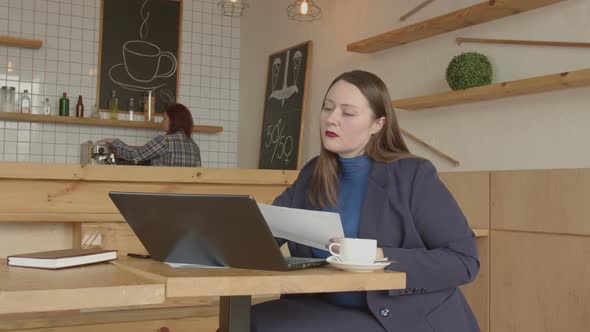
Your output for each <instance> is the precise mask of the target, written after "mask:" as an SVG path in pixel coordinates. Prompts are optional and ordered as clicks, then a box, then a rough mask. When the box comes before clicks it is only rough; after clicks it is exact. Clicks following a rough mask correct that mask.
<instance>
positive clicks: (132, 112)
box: [127, 98, 137, 121]
mask: <svg viewBox="0 0 590 332" xmlns="http://www.w3.org/2000/svg"><path fill="white" fill-rule="evenodd" d="M127 110H128V111H129V121H135V113H136V112H137V110H136V109H135V100H133V98H129V108H128V109H127Z"/></svg>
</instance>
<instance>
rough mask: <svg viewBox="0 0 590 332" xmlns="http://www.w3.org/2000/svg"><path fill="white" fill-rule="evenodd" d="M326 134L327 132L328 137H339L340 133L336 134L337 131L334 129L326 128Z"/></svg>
mask: <svg viewBox="0 0 590 332" xmlns="http://www.w3.org/2000/svg"><path fill="white" fill-rule="evenodd" d="M325 134H326V136H328V137H338V134H336V133H335V132H333V131H329V130H326V132H325Z"/></svg>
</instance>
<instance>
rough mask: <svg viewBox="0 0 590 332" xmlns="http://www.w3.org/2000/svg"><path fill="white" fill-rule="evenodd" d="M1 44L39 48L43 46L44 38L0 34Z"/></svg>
mask: <svg viewBox="0 0 590 332" xmlns="http://www.w3.org/2000/svg"><path fill="white" fill-rule="evenodd" d="M0 45H4V46H16V47H24V48H33V49H38V48H41V46H43V41H42V40H36V39H26V38H16V37H10V36H0Z"/></svg>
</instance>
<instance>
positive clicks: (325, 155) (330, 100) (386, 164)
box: [252, 71, 479, 332]
mask: <svg viewBox="0 0 590 332" xmlns="http://www.w3.org/2000/svg"><path fill="white" fill-rule="evenodd" d="M320 129H321V138H322V143H323V144H322V148H321V152H320V155H319V157H316V158H315V159H313V160H311V161H310V162H309V163H308V164H307V165H306V166H305V167H304V168H303V169H302V170H301V172H300V174H299V177H298V178H297V180H296V182H295V183H294V184H293V185H292V186H291V187H289V188H288V189H287V190H285V192H283V193H282V194H281V195H280V196H279V197H277V198H276V199H275V201H274V204H275V205H279V206H286V207H292V208H304V209H315V210H326V211H336V212H339V213H340V217H341V220H342V224H343V228H344V233H345V236H346V237H353V238H356V237H358V238H369V239H376V240H377V245H378V247H379V248H378V257H377V258H382V257H388V258H389V259H390V260H394V261H396V263H394V264H391V265H390V266H389V267H388V268H387V269H391V270H396V271H402V272H406V274H407V288H406V289H402V290H389V291H369V292H343V293H328V294H315V295H311V296H310V295H297V296H284V297H282V298H281V299H280V300H276V301H270V302H266V303H262V304H259V305H256V306H254V307H253V308H252V331H257V332H270V331H281V332H289V331H308V332H312V331H338V332H346V331H363V332H369V331H389V332H393V331H412V332H421V331H425V332H426V331H429V332H430V331H443V332H446V331H448V332H464V331H479V327H478V324H477V321H476V320H475V317H474V316H473V313H472V312H471V309H470V308H469V305H468V304H467V302H466V301H465V298H464V297H463V294H462V293H461V291H460V290H459V289H458V288H457V287H458V286H459V285H461V284H465V283H468V282H470V281H472V280H473V279H474V278H475V276H476V275H477V272H478V271H479V261H478V257H477V250H476V245H475V237H474V234H473V232H472V231H471V229H470V228H469V226H468V225H467V222H466V220H465V217H464V215H463V213H462V212H461V210H460V208H459V206H458V205H457V203H456V202H455V200H454V198H453V197H452V195H451V194H450V193H449V191H448V190H447V188H446V187H445V186H444V184H443V183H442V182H441V181H440V180H439V178H438V176H437V173H436V170H435V168H434V166H433V165H432V164H431V163H430V162H429V161H427V160H424V159H422V158H418V157H415V156H413V155H411V154H410V153H409V151H408V148H407V147H406V145H405V143H404V141H403V139H402V137H401V135H400V130H399V127H398V123H397V119H396V116H395V113H394V110H393V108H392V106H391V97H390V96H389V92H388V91H387V88H386V87H385V84H384V83H383V81H381V79H379V78H378V77H377V76H375V75H373V74H371V73H368V72H364V71H352V72H347V73H344V74H342V75H340V76H339V77H337V78H336V79H335V80H334V81H333V82H332V84H331V85H330V88H329V90H328V93H327V94H326V96H325V98H324V105H323V109H322V111H321V115H320ZM332 241H334V242H338V241H339V239H333V240H332ZM288 244H289V249H290V252H291V254H292V255H293V256H300V257H328V256H329V255H330V254H329V253H328V252H326V251H323V250H318V249H315V248H313V249H312V248H310V247H307V246H304V245H301V244H298V243H293V242H290V241H289V243H288Z"/></svg>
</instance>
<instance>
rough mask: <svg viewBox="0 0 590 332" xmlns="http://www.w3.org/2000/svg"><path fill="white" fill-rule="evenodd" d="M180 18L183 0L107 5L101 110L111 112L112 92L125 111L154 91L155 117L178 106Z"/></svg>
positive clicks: (106, 1)
mask: <svg viewBox="0 0 590 332" xmlns="http://www.w3.org/2000/svg"><path fill="white" fill-rule="evenodd" d="M181 13H182V2H181V1H179V0H102V17H101V25H102V29H101V33H100V52H99V56H100V57H99V77H98V80H99V84H98V104H99V108H100V109H108V104H109V99H110V97H111V92H112V91H113V90H115V91H116V92H117V97H118V98H119V109H122V110H126V109H127V107H128V105H129V98H133V99H134V100H136V102H137V105H140V101H141V100H142V95H143V93H145V92H147V91H150V90H151V91H153V93H154V95H155V97H156V112H163V111H164V109H165V108H166V106H167V105H168V104H169V103H173V102H175V101H176V99H177V91H178V66H179V60H178V54H179V53H180V50H179V47H180V39H179V38H180V32H179V29H180V22H181Z"/></svg>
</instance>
